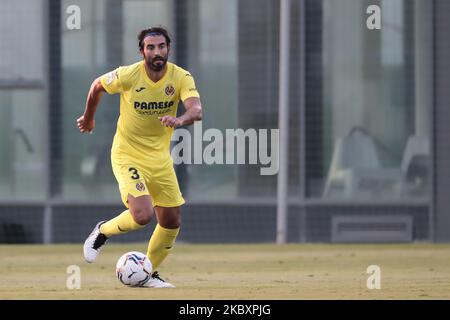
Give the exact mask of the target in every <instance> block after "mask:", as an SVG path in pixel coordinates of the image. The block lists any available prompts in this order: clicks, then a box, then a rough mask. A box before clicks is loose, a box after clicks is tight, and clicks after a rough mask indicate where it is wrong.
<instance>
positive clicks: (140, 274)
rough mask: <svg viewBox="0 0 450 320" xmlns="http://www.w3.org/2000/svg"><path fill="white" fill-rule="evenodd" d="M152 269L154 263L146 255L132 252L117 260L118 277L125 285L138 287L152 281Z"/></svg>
mask: <svg viewBox="0 0 450 320" xmlns="http://www.w3.org/2000/svg"><path fill="white" fill-rule="evenodd" d="M152 268H153V267H152V263H151V262H150V260H149V259H148V258H147V256H146V255H145V254H143V253H142V252H138V251H130V252H127V253H125V254H123V255H122V256H121V257H120V258H119V260H117V264H116V275H117V278H118V279H119V280H120V282H122V283H123V284H124V285H126V286H130V287H138V286H141V285H142V284H144V283H145V282H147V280H148V279H150V277H151V274H152Z"/></svg>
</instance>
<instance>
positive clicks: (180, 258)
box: [0, 243, 450, 300]
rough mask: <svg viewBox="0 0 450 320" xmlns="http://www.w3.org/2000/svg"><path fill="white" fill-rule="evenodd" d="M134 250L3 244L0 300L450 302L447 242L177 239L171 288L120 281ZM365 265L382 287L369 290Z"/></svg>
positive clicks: (165, 272) (167, 272) (139, 246)
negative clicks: (85, 251) (375, 269)
mask: <svg viewBox="0 0 450 320" xmlns="http://www.w3.org/2000/svg"><path fill="white" fill-rule="evenodd" d="M132 250H137V251H143V252H145V250H146V244H145V243H134V244H120V245H119V244H108V246H106V247H105V249H104V250H103V251H102V253H101V254H100V256H99V257H98V259H97V261H96V262H95V263H94V264H88V263H86V262H84V260H83V258H82V246H81V244H80V245H48V246H43V245H2V246H0V279H1V281H0V299H3V300H4V299H172V300H178V299H203V300H205V299H206V300H209V299H230V300H235V299H245V300H248V299H290V300H297V299H450V245H441V244H405V245H329V244H301V245H297V244H290V245H283V246H277V245H272V244H249V245H188V244H178V245H177V246H176V247H175V249H174V251H173V252H172V254H171V255H170V256H169V257H168V259H167V260H166V261H165V263H164V264H163V266H162V268H160V270H159V271H160V274H161V276H163V277H164V278H166V279H167V280H169V281H170V282H172V283H173V284H175V285H176V286H177V288H175V289H148V288H128V287H125V286H123V285H122V284H121V283H120V282H119V281H118V280H117V279H116V277H115V274H114V269H115V262H116V260H117V259H118V257H119V256H120V255H121V254H122V253H124V252H126V251H132ZM69 265H78V266H79V267H80V269H81V288H80V289H78V290H76V289H75V290H69V289H67V287H66V281H67V278H68V277H69V276H70V275H69V274H68V273H67V267H68V266H69ZM369 265H378V266H379V267H380V268H381V289H372V290H369V289H368V288H367V286H366V282H367V279H368V277H369V276H370V275H369V274H367V273H366V270H367V267H368V266H369Z"/></svg>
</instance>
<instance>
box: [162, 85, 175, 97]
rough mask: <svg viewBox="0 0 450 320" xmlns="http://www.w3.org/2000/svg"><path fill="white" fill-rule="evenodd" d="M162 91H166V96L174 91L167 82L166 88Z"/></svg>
mask: <svg viewBox="0 0 450 320" xmlns="http://www.w3.org/2000/svg"><path fill="white" fill-rule="evenodd" d="M164 92H165V93H166V95H168V96H173V94H174V93H175V88H174V87H173V86H172V85H171V84H169V85H168V86H167V87H166V89H165V90H164Z"/></svg>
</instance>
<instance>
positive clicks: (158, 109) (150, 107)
mask: <svg viewBox="0 0 450 320" xmlns="http://www.w3.org/2000/svg"><path fill="white" fill-rule="evenodd" d="M174 104H175V102H174V101H148V102H147V101H135V102H134V110H135V111H136V112H137V113H139V114H140V115H143V116H151V115H158V116H160V115H162V114H165V113H169V112H170V111H171V110H172V109H170V107H171V106H173V105H174Z"/></svg>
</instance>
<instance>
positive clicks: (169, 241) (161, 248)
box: [147, 224, 180, 270]
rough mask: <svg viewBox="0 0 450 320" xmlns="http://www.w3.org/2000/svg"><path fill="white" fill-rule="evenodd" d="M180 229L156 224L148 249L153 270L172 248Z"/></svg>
mask: <svg viewBox="0 0 450 320" xmlns="http://www.w3.org/2000/svg"><path fill="white" fill-rule="evenodd" d="M179 231H180V228H176V229H166V228H163V227H161V226H160V225H159V224H157V225H156V228H155V231H153V235H152V237H151V238H150V242H149V243H148V250H147V257H148V258H149V259H150V261H151V262H152V265H153V270H156V268H158V266H159V265H160V264H161V262H163V261H164V259H165V258H166V257H167V255H168V254H169V252H170V251H171V250H172V247H173V244H174V243H175V239H176V238H177V235H178V232H179Z"/></svg>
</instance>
